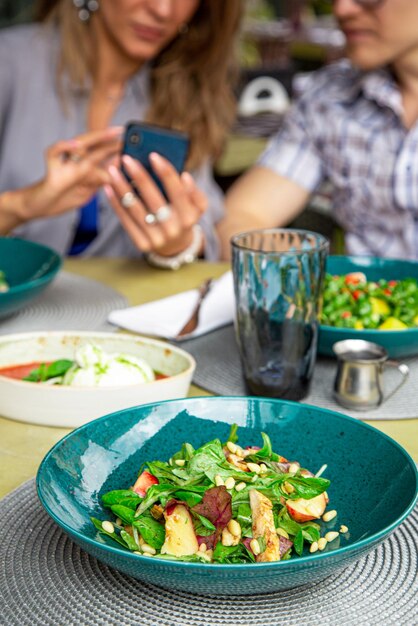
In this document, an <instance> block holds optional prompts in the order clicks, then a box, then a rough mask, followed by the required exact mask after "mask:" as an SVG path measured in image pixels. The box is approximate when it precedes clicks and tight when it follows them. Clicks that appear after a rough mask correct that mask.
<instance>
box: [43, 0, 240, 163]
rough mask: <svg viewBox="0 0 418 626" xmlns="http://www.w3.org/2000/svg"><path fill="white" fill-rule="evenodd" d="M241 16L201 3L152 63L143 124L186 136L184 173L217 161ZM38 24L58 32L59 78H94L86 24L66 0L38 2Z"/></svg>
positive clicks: (221, 5) (230, 8)
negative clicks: (187, 148)
mask: <svg viewBox="0 0 418 626" xmlns="http://www.w3.org/2000/svg"><path fill="white" fill-rule="evenodd" d="M242 12H243V8H242V0H200V4H199V6H198V9H197V11H196V13H195V15H194V16H193V18H192V20H191V22H190V24H189V25H188V30H187V32H186V33H185V34H183V35H179V36H178V37H176V39H174V40H173V41H172V42H171V43H170V44H169V45H168V46H167V47H166V48H165V49H164V50H162V51H161V52H160V54H159V55H158V56H157V57H156V58H155V59H154V60H153V62H152V68H151V104H150V108H149V110H148V113H147V121H148V122H150V123H156V124H159V125H161V126H167V127H170V128H175V129H178V130H182V131H185V132H187V133H188V135H189V137H190V155H189V162H188V167H197V166H199V165H200V164H201V163H202V162H203V161H204V160H205V159H206V158H208V157H210V158H216V157H217V156H218V155H219V153H220V151H221V149H222V146H223V143H224V140H225V136H226V133H227V131H228V129H229V128H230V126H231V124H232V122H233V119H234V116H235V97H234V85H235V79H236V78H237V75H238V72H237V63H236V48H237V45H236V39H237V35H238V33H239V26H240V22H241V17H242ZM37 18H38V20H39V21H41V22H45V23H49V24H54V25H55V26H56V27H57V28H58V29H59V31H60V34H61V57H60V61H59V77H62V75H63V73H66V74H68V76H69V77H70V80H71V82H72V83H74V84H75V85H80V86H82V85H84V84H85V82H86V79H87V78H88V77H89V76H92V75H93V74H94V54H93V50H92V46H91V37H90V36H89V26H88V24H85V23H83V22H81V20H80V19H79V18H78V15H77V9H76V8H75V7H74V5H73V3H72V2H71V0H38V6H37ZM93 19H94V18H93Z"/></svg>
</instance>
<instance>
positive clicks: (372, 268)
mask: <svg viewBox="0 0 418 626" xmlns="http://www.w3.org/2000/svg"><path fill="white" fill-rule="evenodd" d="M326 272H327V276H326V279H325V286H324V292H323V307H322V317H321V325H320V332H319V343H318V352H319V354H322V355H326V356H334V353H333V351H332V346H333V345H334V343H336V342H337V341H342V340H344V339H364V340H366V341H372V342H373V343H377V344H380V345H381V346H383V347H384V348H385V349H386V350H387V352H388V354H389V356H390V357H393V358H398V357H407V356H412V355H415V354H418V263H416V262H414V261H406V260H401V259H383V258H377V257H362V256H358V257H357V256H329V257H328V259H327V266H326Z"/></svg>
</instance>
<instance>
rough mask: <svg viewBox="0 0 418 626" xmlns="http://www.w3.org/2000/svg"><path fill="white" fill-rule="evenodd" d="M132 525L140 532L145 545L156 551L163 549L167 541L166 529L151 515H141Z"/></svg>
mask: <svg viewBox="0 0 418 626" xmlns="http://www.w3.org/2000/svg"><path fill="white" fill-rule="evenodd" d="M132 525H133V526H135V528H137V529H138V530H139V532H140V533H141V536H142V538H143V540H144V541H145V543H147V544H148V545H149V546H151V547H152V548H155V549H156V550H160V549H161V546H162V545H163V543H164V541H165V528H164V526H163V525H162V524H160V523H159V522H157V520H155V519H154V518H153V517H152V516H151V515H141V516H140V517H137V518H136V519H135V520H134V521H133V523H132Z"/></svg>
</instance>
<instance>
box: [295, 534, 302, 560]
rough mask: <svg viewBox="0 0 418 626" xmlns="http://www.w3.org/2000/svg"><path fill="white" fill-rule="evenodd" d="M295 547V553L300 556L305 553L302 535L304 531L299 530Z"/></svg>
mask: <svg viewBox="0 0 418 626" xmlns="http://www.w3.org/2000/svg"><path fill="white" fill-rule="evenodd" d="M293 547H294V548H295V552H296V554H299V556H300V555H301V554H302V552H303V533H302V529H299V530H298V532H297V533H296V535H295V538H294V539H293Z"/></svg>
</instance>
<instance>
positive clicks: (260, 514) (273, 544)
mask: <svg viewBox="0 0 418 626" xmlns="http://www.w3.org/2000/svg"><path fill="white" fill-rule="evenodd" d="M250 505H251V513H252V518H253V524H252V528H253V538H254V539H258V538H259V537H263V538H264V540H265V542H266V549H265V550H264V552H261V554H259V555H257V556H256V559H255V560H256V561H258V562H264V561H280V540H279V537H278V536H277V533H276V528H275V526H274V518H273V505H272V503H271V501H270V500H269V499H268V498H266V496H264V495H263V494H262V493H260V492H259V491H257V490H256V489H250Z"/></svg>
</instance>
